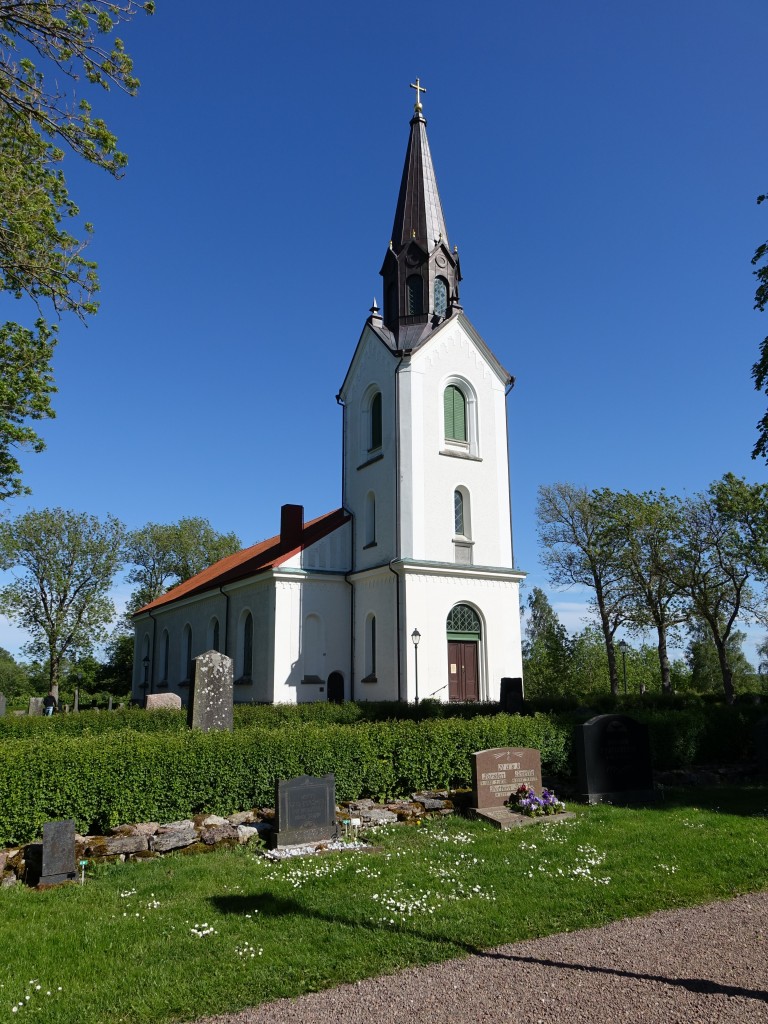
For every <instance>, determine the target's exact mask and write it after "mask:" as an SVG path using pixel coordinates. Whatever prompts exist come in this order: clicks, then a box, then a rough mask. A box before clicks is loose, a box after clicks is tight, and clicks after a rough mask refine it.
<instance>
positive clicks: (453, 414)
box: [443, 384, 467, 444]
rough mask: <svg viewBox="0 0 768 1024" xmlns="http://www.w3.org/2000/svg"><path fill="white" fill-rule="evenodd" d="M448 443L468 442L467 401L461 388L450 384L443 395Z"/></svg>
mask: <svg viewBox="0 0 768 1024" xmlns="http://www.w3.org/2000/svg"><path fill="white" fill-rule="evenodd" d="M443 407H444V410H445V437H446V440H447V441H462V442H464V443H465V444H466V441H467V400H466V398H465V396H464V392H463V391H462V390H461V388H458V387H457V386H456V385H455V384H449V385H448V387H447V388H446V389H445V391H444V393H443Z"/></svg>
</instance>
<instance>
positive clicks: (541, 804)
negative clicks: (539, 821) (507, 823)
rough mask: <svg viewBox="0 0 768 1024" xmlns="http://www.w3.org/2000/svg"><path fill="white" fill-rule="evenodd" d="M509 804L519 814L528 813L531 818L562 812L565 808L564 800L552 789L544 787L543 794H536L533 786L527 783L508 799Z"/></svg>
mask: <svg viewBox="0 0 768 1024" xmlns="http://www.w3.org/2000/svg"><path fill="white" fill-rule="evenodd" d="M507 806H508V807H509V808H510V810H512V811H517V813H518V814H526V815H528V817H529V818H538V817H541V816H543V815H545V814H561V813H562V812H563V811H564V810H565V804H564V803H563V801H562V800H558V799H557V797H556V796H555V794H554V793H553V792H552V791H551V790H549V789H542V791H541V796H536V790H535V789H534V788H533V786H527V785H526V784H525V783H523V784H522V786H519V787H518V789H517V792H516V793H515V794H514V796H512V797H511V798H510V799H509V800H508V801H507Z"/></svg>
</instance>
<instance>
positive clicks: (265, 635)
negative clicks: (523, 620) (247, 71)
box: [133, 79, 525, 703]
mask: <svg viewBox="0 0 768 1024" xmlns="http://www.w3.org/2000/svg"><path fill="white" fill-rule="evenodd" d="M413 88H415V89H416V104H415V107H414V114H413V117H412V118H411V121H410V134H409V138H408V148H407V150H406V154H405V166H404V168H403V176H402V180H401V183H400V192H399V195H398V199H397V207H396V210H395V220H394V226H393V228H392V237H391V240H390V241H389V243H388V245H386V242H385V243H384V245H383V246H382V248H384V247H385V246H386V251H385V255H384V262H383V265H382V267H381V271H380V273H381V276H382V278H383V307H382V308H381V309H379V307H378V305H377V303H376V301H374V304H373V307H372V308H371V310H370V316H369V317H368V319H367V320H366V322H365V325H364V326H363V331H362V334H361V335H360V339H359V341H358V343H357V347H356V348H355V350H354V352H353V353H352V359H351V362H350V364H349V368H348V370H347V373H346V376H345V377H344V380H343V382H342V385H341V388H340V390H339V393H338V395H337V396H336V400H337V402H338V403H339V405H340V406H341V408H342V415H343V427H342V453H341V461H342V494H341V507H340V508H337V509H335V510H334V511H332V512H328V513H327V514H326V515H323V516H320V517H319V518H317V519H312V520H310V521H308V522H305V520H304V510H303V507H302V506H300V505H283V507H282V509H281V512H280V532H279V533H278V534H277V535H276V536H274V537H271V538H269V539H268V540H265V541H262V542H261V543H259V544H255V545H253V546H252V547H249V548H246V549H245V550H243V551H239V552H237V553H236V554H234V555H230V556H229V557H227V558H224V559H222V560H221V561H219V562H217V563H216V564H215V565H212V566H210V567H209V568H208V569H205V570H204V571H203V572H201V573H198V575H197V576H194V577H192V578H191V579H188V580H186V581H185V582H184V583H181V584H179V585H178V586H176V587H174V588H173V589H172V590H170V591H168V593H166V594H163V595H162V596H161V597H159V598H157V599H156V600H155V601H153V602H152V603H150V604H148V605H146V606H145V607H144V608H142V609H140V610H139V611H138V612H137V613H136V615H135V616H134V623H135V630H136V636H135V657H134V678H133V697H134V698H135V699H136V700H142V699H143V698H144V697H145V696H146V695H147V694H148V693H163V692H170V693H177V694H180V695H181V697H182V701H183V702H184V703H186V697H185V694H188V692H189V686H190V683H191V680H192V673H193V660H194V658H195V657H197V655H199V654H202V653H203V652H204V651H208V650H218V651H221V652H223V653H225V654H227V655H229V656H230V657H231V658H232V659H233V662H234V680H235V686H234V694H235V701H236V702H243V703H251V702H256V703H272V702H275V703H277V702H281V703H303V702H307V701H317V700H332V701H340V700H355V701H368V700H375V701H381V700H388V701H389V700H398V701H411V702H412V701H418V700H424V699H427V698H431V699H437V700H441V701H447V700H450V701H478V700H480V701H489V700H498V699H499V695H500V685H501V680H502V678H521V677H522V657H521V648H520V602H519V585H520V582H521V581H522V580H523V578H524V575H525V574H524V573H522V572H521V571H520V570H518V569H516V568H515V565H514V558H513V551H512V526H511V506H510V490H509V458H508V438H507V397H508V395H509V392H510V391H511V389H512V386H513V384H514V378H513V377H512V376H511V375H510V374H509V373H508V372H507V370H505V369H504V367H503V366H502V365H501V364H500V363H499V361H498V360H497V359H496V357H495V356H494V354H493V352H492V351H491V350H490V348H489V347H488V345H487V344H486V343H485V341H484V340H483V339H482V338H481V337H480V335H479V334H478V332H477V331H476V330H475V328H474V327H473V325H472V323H471V322H470V321H469V319H468V318H467V316H466V314H465V312H464V310H463V308H462V306H461V304H460V301H459V282H460V281H461V269H460V264H459V256H458V249H457V248H456V246H454V247H453V248H451V246H450V244H449V241H448V231H447V228H446V224H445V218H444V216H443V210H442V206H441V203H440V196H439V193H438V190H437V179H436V177H435V170H434V167H433V165H432V157H431V154H430V150H429V143H428V141H427V131H426V128H427V122H426V120H425V118H424V115H423V106H422V103H421V93H422V92H423V91H424V89H423V87H422V86H421V85H420V83H419V80H418V79H416V84H415V85H414V86H413ZM350 348H351V346H350Z"/></svg>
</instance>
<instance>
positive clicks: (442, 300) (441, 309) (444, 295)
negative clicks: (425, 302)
mask: <svg viewBox="0 0 768 1024" xmlns="http://www.w3.org/2000/svg"><path fill="white" fill-rule="evenodd" d="M447 312H448V282H447V281H446V280H445V278H444V277H436V278H435V316H445V315H446V313H447Z"/></svg>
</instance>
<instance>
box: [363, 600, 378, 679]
mask: <svg viewBox="0 0 768 1024" xmlns="http://www.w3.org/2000/svg"><path fill="white" fill-rule="evenodd" d="M363 682H364V683H375V682H376V616H375V615H369V616H368V618H367V619H366V622H365V678H364V679H363Z"/></svg>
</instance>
